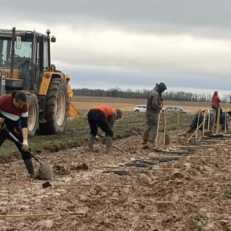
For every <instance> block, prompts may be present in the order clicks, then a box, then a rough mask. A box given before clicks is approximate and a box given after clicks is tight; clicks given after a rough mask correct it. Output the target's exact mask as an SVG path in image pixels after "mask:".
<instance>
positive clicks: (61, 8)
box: [1, 0, 231, 27]
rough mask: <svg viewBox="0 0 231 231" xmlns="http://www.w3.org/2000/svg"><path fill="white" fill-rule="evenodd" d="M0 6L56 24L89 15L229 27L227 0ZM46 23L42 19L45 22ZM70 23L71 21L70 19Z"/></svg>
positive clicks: (119, 0)
mask: <svg viewBox="0 0 231 231" xmlns="http://www.w3.org/2000/svg"><path fill="white" fill-rule="evenodd" d="M10 2H11V4H9V2H6V1H4V2H2V3H1V9H4V10H6V11H8V10H9V11H12V12H15V13H17V14H18V15H19V14H20V13H21V15H20V17H28V19H29V20H30V19H32V20H33V19H34V20H40V21H42V20H43V19H47V18H48V17H49V18H53V23H55V20H56V22H57V23H60V22H63V23H65V20H66V19H67V18H72V19H74V18H76V19H77V18H80V16H81V17H86V18H88V17H90V18H97V19H101V20H102V21H105V20H106V21H112V22H116V23H118V22H125V21H127V22H129V21H130V22H132V21H135V22H136V21H143V22H149V21H152V22H156V23H166V24H179V25H189V26H195V25H200V26H203V27H210V26H213V27H230V26H231V20H230V19H231V16H230V9H231V1H230V0H219V1H217V0H194V1H187V0H172V1H171V0H142V1H140V0H126V1H124V0H116V1H110V0H97V1H92V0H85V1H82V0H81V1H80V0H71V1H70V0H69V1H68V0H67V1H56V2H55V3H54V2H53V1H44V0H41V1H39V2H34V1H29V0H26V1H15V0H13V1H10ZM44 22H45V21H44ZM69 23H71V22H69Z"/></svg>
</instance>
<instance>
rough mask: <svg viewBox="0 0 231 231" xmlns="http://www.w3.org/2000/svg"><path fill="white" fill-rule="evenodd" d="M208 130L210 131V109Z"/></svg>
mask: <svg viewBox="0 0 231 231" xmlns="http://www.w3.org/2000/svg"><path fill="white" fill-rule="evenodd" d="M208 131H210V110H209V118H208Z"/></svg>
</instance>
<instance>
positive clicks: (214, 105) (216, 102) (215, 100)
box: [212, 91, 220, 108]
mask: <svg viewBox="0 0 231 231" xmlns="http://www.w3.org/2000/svg"><path fill="white" fill-rule="evenodd" d="M219 103H220V98H219V96H218V93H217V91H215V92H214V94H213V97H212V108H218V107H219V106H220V105H219Z"/></svg>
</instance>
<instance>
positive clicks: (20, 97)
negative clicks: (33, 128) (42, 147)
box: [0, 91, 36, 178]
mask: <svg viewBox="0 0 231 231" xmlns="http://www.w3.org/2000/svg"><path fill="white" fill-rule="evenodd" d="M27 117H28V105H27V103H26V95H25V93H24V92H22V91H13V92H12V94H6V95H3V96H1V97H0V128H1V127H2V125H3V123H4V125H6V128H7V129H8V130H9V131H10V132H11V133H12V134H13V135H14V136H15V137H16V138H17V139H18V140H19V141H20V142H21V143H22V146H21V145H20V144H19V143H18V142H16V141H15V140H14V139H13V138H12V137H11V136H10V135H9V134H8V133H7V131H6V130H4V129H0V147H1V146H2V144H3V143H4V141H5V140H6V139H9V140H11V141H12V142H14V144H15V145H16V146H17V148H18V150H19V151H20V153H21V154H22V159H23V160H24V163H25V165H26V168H27V171H28V173H29V174H30V176H31V177H33V178H35V177H36V174H35V171H34V167H33V163H32V161H31V155H30V152H29V146H28V129H27ZM19 121H20V122H21V131H20V130H18V129H17V127H18V123H19Z"/></svg>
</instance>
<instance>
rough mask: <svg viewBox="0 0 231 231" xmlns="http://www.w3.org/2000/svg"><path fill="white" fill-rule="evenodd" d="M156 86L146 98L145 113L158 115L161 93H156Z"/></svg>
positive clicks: (160, 106)
mask: <svg viewBox="0 0 231 231" xmlns="http://www.w3.org/2000/svg"><path fill="white" fill-rule="evenodd" d="M158 90H159V89H158V84H157V85H156V86H155V87H154V88H153V90H152V91H151V92H150V94H149V96H148V101H147V111H149V112H156V113H159V112H160V110H161V108H162V105H161V101H160V97H161V93H159V91H158Z"/></svg>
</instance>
